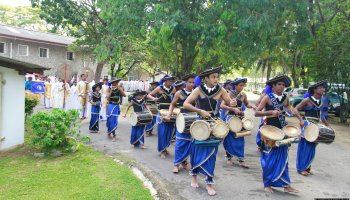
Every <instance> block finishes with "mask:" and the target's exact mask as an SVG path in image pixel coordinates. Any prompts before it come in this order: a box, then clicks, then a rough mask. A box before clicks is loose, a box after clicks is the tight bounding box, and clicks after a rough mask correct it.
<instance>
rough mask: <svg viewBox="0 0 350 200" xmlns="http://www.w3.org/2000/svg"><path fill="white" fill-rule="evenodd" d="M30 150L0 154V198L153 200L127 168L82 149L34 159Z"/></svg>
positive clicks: (105, 157) (92, 151) (96, 153)
mask: <svg viewBox="0 0 350 200" xmlns="http://www.w3.org/2000/svg"><path fill="white" fill-rule="evenodd" d="M33 152H34V151H33V148H32V147H30V146H24V147H20V148H18V149H16V150H13V151H10V152H6V153H2V154H0V199H1V200H2V199H6V200H7V199H84V200H85V199H152V197H151V195H150V192H149V191H148V190H147V189H146V188H145V187H144V186H143V184H142V183H141V182H140V181H139V180H138V179H137V178H136V177H135V176H134V175H133V173H132V172H131V170H130V169H129V168H127V167H126V166H123V165H121V164H118V163H116V162H114V161H113V160H112V158H110V157H107V156H105V155H104V154H102V153H100V152H97V151H95V150H93V149H92V148H90V147H87V146H81V148H80V149H79V151H78V152H76V153H72V154H68V155H65V156H62V157H58V158H53V157H47V158H34V157H33V156H32V155H33Z"/></svg>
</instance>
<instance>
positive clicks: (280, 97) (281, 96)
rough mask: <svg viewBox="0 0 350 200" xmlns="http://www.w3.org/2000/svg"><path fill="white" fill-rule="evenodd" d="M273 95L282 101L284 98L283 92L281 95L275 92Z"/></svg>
mask: <svg viewBox="0 0 350 200" xmlns="http://www.w3.org/2000/svg"><path fill="white" fill-rule="evenodd" d="M273 96H275V98H276V99H278V100H279V101H281V100H282V98H283V94H282V95H280V96H279V95H277V94H275V93H273Z"/></svg>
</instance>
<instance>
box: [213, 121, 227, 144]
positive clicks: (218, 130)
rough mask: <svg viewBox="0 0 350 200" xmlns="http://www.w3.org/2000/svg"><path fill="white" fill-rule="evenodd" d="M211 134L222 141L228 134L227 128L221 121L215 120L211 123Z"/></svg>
mask: <svg viewBox="0 0 350 200" xmlns="http://www.w3.org/2000/svg"><path fill="white" fill-rule="evenodd" d="M211 127H212V134H213V135H214V136H215V137H216V138H219V139H223V138H225V137H226V136H227V134H228V132H229V127H228V126H227V124H226V123H225V122H224V121H222V120H215V121H213V122H212V123H211Z"/></svg>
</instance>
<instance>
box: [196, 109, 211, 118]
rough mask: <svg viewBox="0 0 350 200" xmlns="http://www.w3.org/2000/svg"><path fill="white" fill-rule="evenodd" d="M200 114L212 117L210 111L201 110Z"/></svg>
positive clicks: (204, 116)
mask: <svg viewBox="0 0 350 200" xmlns="http://www.w3.org/2000/svg"><path fill="white" fill-rule="evenodd" d="M199 114H200V115H201V116H202V117H203V118H208V117H210V113H209V112H208V111H205V110H201V111H200V112H199Z"/></svg>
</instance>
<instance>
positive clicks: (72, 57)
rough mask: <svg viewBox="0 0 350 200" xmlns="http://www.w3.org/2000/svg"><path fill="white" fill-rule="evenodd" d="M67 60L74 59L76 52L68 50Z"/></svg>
mask: <svg viewBox="0 0 350 200" xmlns="http://www.w3.org/2000/svg"><path fill="white" fill-rule="evenodd" d="M67 60H74V53H73V52H69V51H67Z"/></svg>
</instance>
